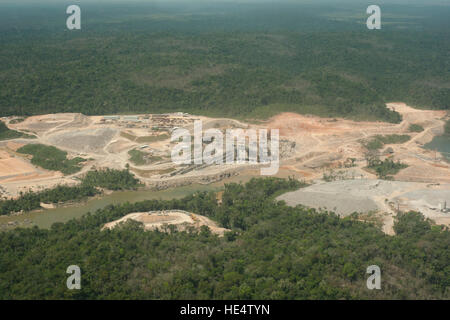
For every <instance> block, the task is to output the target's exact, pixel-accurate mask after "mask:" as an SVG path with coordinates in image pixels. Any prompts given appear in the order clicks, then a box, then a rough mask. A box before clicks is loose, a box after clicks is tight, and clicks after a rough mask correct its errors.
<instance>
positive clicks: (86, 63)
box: [0, 2, 450, 122]
mask: <svg viewBox="0 0 450 320" xmlns="http://www.w3.org/2000/svg"><path fill="white" fill-rule="evenodd" d="M3 9H4V10H0V21H1V23H0V32H1V33H2V37H1V39H0V116H8V115H20V116H27V115H33V114H43V113H50V112H52V113H53V112H82V113H84V114H112V113H138V112H140V113H143V112H148V113H160V112H163V113H165V112H176V111H182V112H190V113H195V114H202V115H210V116H229V117H236V118H246V119H254V118H265V117H269V116H271V115H274V114H276V113H279V112H282V111H293V112H299V113H309V114H316V115H319V116H331V117H347V118H352V119H356V120H383V121H389V122H399V121H400V115H399V114H398V113H396V112H394V111H390V110H388V109H387V108H385V103H386V102H392V101H403V102H406V103H408V104H410V105H412V106H416V107H423V108H432V109H449V108H450V82H449V79H450V71H449V70H450V65H449V64H450V61H449V60H450V59H448V52H449V51H450V41H449V30H450V23H449V19H448V15H449V14H450V9H449V7H448V6H432V5H429V6H425V7H424V6H417V5H416V6H415V5H408V6H406V5H403V6H402V5H388V4H385V5H384V6H383V12H384V13H385V16H386V18H385V19H384V20H383V21H384V22H385V24H384V25H383V28H382V30H377V31H371V30H367V27H366V26H365V20H366V18H367V17H366V15H365V9H366V7H364V5H361V4H355V3H342V4H340V5H339V6H338V5H336V4H334V5H333V4H330V5H327V6H324V5H320V4H317V5H302V4H295V3H284V2H282V3H280V4H279V5H277V6H273V5H271V4H267V3H261V4H258V6H255V5H252V4H216V5H211V6H208V7H207V8H204V7H202V6H201V5H200V4H197V5H195V4H180V5H178V6H175V5H173V4H172V5H171V4H167V5H162V4H161V5H158V6H157V5H152V4H140V5H136V6H125V5H123V4H111V5H109V6H108V7H106V8H103V7H102V6H99V5H94V4H83V10H85V12H87V14H86V17H87V18H86V21H85V24H84V25H83V29H82V30H81V31H79V32H78V31H75V32H71V31H68V30H64V27H65V26H64V25H61V22H62V21H63V18H64V16H60V12H61V8H59V7H58V6H55V7H51V6H50V7H48V8H47V10H45V11H44V10H39V11H35V12H33V14H29V16H26V19H25V18H24V17H22V16H21V15H26V10H24V12H22V11H20V10H13V8H12V7H8V6H6V7H5V8H3ZM418 17H419V18H418ZM22 18H23V19H22ZM17 21H23V25H20V24H17ZM38 21H45V23H44V24H42V23H40V24H39V23H38Z"/></svg>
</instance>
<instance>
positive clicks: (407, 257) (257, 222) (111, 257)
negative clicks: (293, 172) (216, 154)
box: [0, 178, 450, 299]
mask: <svg viewBox="0 0 450 320" xmlns="http://www.w3.org/2000/svg"><path fill="white" fill-rule="evenodd" d="M299 186H301V183H299V182H298V181H294V180H280V179H275V178H268V179H254V180H252V181H250V182H249V183H247V184H246V185H238V184H229V185H226V188H225V192H224V194H223V198H222V204H218V203H217V199H216V194H215V193H212V192H211V193H196V194H193V195H191V196H188V197H186V198H184V199H180V200H168V201H158V200H148V201H143V202H138V203H134V204H130V203H125V204H122V205H117V206H112V205H110V206H108V207H106V208H104V209H103V210H98V211H97V212H96V213H95V214H88V215H86V216H84V217H83V218H82V219H79V220H72V221H70V222H67V223H65V224H62V223H55V224H54V225H53V226H52V227H51V229H50V230H43V229H38V228H37V227H35V228H29V229H16V230H13V231H8V232H2V233H0V243H1V244H2V245H1V246H0V298H1V299H7V298H15V299H37V298H42V299H44V298H45V299H48V298H55V299H211V298H215V299H224V298H225V299H350V298H360V299H381V298H387V299H407V298H409V299H412V298H414V299H418V298H425V299H429V298H446V299H449V298H450V291H449V290H450V289H449V286H450V267H449V265H448V261H450V256H449V255H450V252H449V250H448V248H449V246H450V232H449V231H448V230H447V229H444V228H443V227H441V226H432V225H431V224H430V222H429V221H428V220H425V219H424V217H423V216H422V215H421V214H420V213H415V212H409V213H403V214H400V215H399V216H398V217H397V221H396V224H395V226H394V229H395V231H396V232H397V235H396V236H387V235H385V234H384V233H383V232H382V231H381V230H379V229H378V228H376V227H375V226H373V225H371V224H369V223H363V222H360V221H356V220H354V219H352V218H351V217H348V218H340V217H338V216H336V215H335V214H333V213H329V212H317V211H316V210H313V209H307V208H303V207H300V206H299V207H296V208H292V207H288V206H286V205H285V204H284V203H283V202H278V203H277V202H275V201H274V197H275V196H276V195H278V194H279V193H280V192H282V191H283V190H284V191H285V190H292V189H294V188H298V187H299ZM172 208H176V209H183V210H187V211H190V212H196V213H199V214H202V215H205V216H208V217H210V218H212V219H214V220H216V221H218V222H219V223H220V224H221V225H222V226H224V227H227V228H231V230H232V231H231V232H228V233H226V235H225V237H223V238H219V237H217V236H216V235H213V234H211V233H210V232H209V230H208V229H205V228H203V229H201V230H199V231H198V230H194V229H192V230H191V231H187V232H176V231H175V230H172V231H171V233H165V232H159V231H144V230H143V228H142V227H141V225H140V224H139V223H137V222H133V221H130V222H128V223H126V224H125V225H123V226H120V227H117V228H115V229H113V230H104V231H102V230H101V228H102V226H103V224H104V223H106V222H109V221H112V220H115V219H118V218H120V217H122V216H124V215H126V214H128V213H131V212H143V211H146V210H162V209H172ZM69 265H78V266H79V267H80V268H81V290H68V289H67V287H66V280H67V277H68V276H69V275H68V274H66V269H67V267H68V266H69ZM370 265H378V266H379V267H380V268H381V277H382V278H381V279H382V280H381V284H382V289H381V290H368V289H367V287H366V280H367V277H368V275H367V274H366V269H367V267H368V266H370Z"/></svg>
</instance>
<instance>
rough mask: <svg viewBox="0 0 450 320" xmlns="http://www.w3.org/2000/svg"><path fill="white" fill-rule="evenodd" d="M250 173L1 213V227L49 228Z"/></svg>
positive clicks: (205, 188) (242, 179)
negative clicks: (29, 210) (43, 207)
mask: <svg viewBox="0 0 450 320" xmlns="http://www.w3.org/2000/svg"><path fill="white" fill-rule="evenodd" d="M250 178H251V176H235V177H231V178H229V179H226V180H222V181H220V182H216V183H212V184H209V185H200V184H193V185H189V186H183V187H177V188H170V189H165V190H160V191H153V190H139V191H121V192H113V193H111V194H109V195H103V196H101V197H97V198H92V199H89V200H87V201H85V202H82V203H79V204H74V205H69V206H65V207H59V208H55V209H43V210H39V211H32V212H26V213H23V214H21V215H17V216H14V215H12V216H0V230H4V229H10V228H12V227H13V226H8V222H17V223H18V225H15V226H20V227H32V226H35V225H36V226H38V227H39V228H50V227H51V225H52V224H53V223H55V222H67V221H69V220H71V219H75V218H80V217H82V216H83V215H85V214H86V213H88V212H91V213H95V211H96V210H98V209H102V208H104V207H106V206H107V205H110V204H115V205H117V204H121V203H125V202H130V203H133V202H139V201H144V200H152V199H156V200H170V199H180V198H183V197H185V196H187V195H189V194H192V193H195V192H198V191H220V190H222V189H223V188H224V184H225V183H231V182H236V183H239V182H246V181H248V180H250Z"/></svg>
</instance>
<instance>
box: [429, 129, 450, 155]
mask: <svg viewBox="0 0 450 320" xmlns="http://www.w3.org/2000/svg"><path fill="white" fill-rule="evenodd" d="M424 147H425V148H427V149H430V150H437V151H438V152H440V153H442V155H443V156H444V157H445V158H446V159H447V161H450V135H443V136H436V137H434V138H433V140H432V141H431V142H429V143H427V144H426V145H425V146H424Z"/></svg>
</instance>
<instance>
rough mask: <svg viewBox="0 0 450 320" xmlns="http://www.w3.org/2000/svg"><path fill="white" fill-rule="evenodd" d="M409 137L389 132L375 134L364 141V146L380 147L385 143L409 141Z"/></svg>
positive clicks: (368, 147)
mask: <svg viewBox="0 0 450 320" xmlns="http://www.w3.org/2000/svg"><path fill="white" fill-rule="evenodd" d="M410 139H411V137H410V136H409V135H406V134H405V135H399V134H390V135H386V136H382V135H376V136H374V137H373V138H372V139H370V140H369V141H364V142H363V144H364V147H366V148H367V149H368V150H378V149H381V148H382V147H383V146H384V145H385V144H402V143H405V142H407V141H409V140H410Z"/></svg>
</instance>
